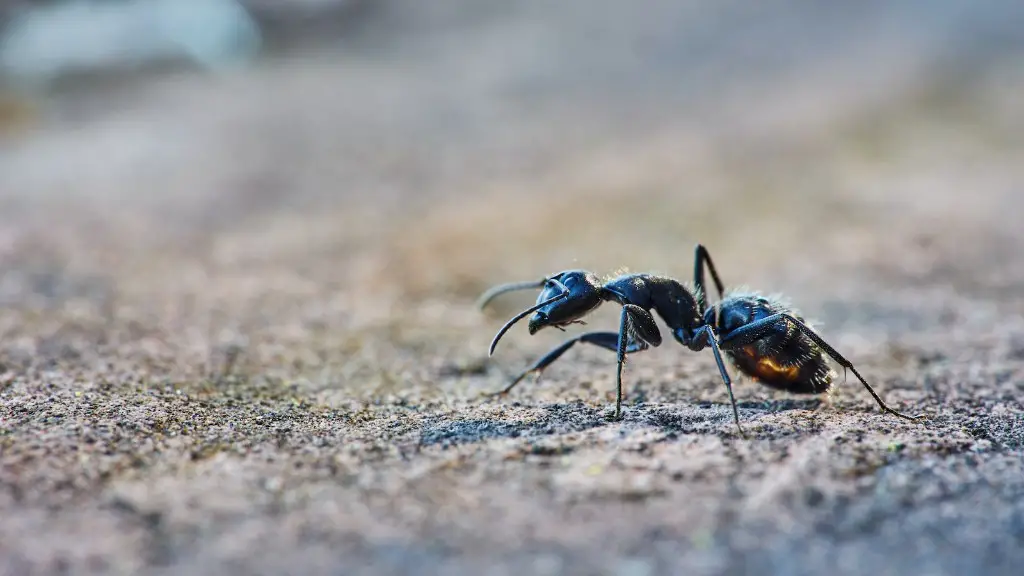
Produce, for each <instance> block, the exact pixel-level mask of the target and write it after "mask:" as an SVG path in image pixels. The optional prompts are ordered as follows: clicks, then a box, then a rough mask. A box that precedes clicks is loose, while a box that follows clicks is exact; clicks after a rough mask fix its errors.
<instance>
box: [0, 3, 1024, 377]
mask: <svg viewBox="0 0 1024 576" xmlns="http://www.w3.org/2000/svg"><path fill="white" fill-rule="evenodd" d="M0 22H2V23H3V28H2V30H3V32H2V35H0V64H2V68H0V70H2V73H3V76H2V78H3V84H2V88H0V91H2V94H3V96H2V102H3V103H2V105H0V110H2V111H0V133H2V148H0V150H2V155H0V219H2V220H0V221H2V222H3V223H4V224H3V236H4V238H5V240H4V245H5V248H4V250H3V255H2V262H3V268H4V278H5V280H4V282H3V285H2V286H0V288H2V289H0V299H3V300H4V301H5V302H7V303H9V304H10V303H17V302H20V303H21V304H25V303H26V302H28V301H30V300H31V301H36V300H38V301H43V300H45V301H46V302H48V304H45V306H50V307H51V308H53V307H60V306H64V305H65V304H67V302H65V301H66V300H68V299H72V298H74V299H77V300H78V301H79V302H78V306H79V312H80V313H81V314H84V315H89V314H94V315H96V316H97V317H98V318H106V317H107V316H108V315H109V314H120V315H124V316H125V317H126V318H132V319H134V320H135V321H137V322H138V323H139V324H138V326H146V327H147V328H149V329H152V330H157V331H159V332H160V333H161V334H163V335H164V336H166V338H167V339H169V340H170V342H173V343H174V344H173V346H174V347H176V349H178V352H179V353H184V350H186V349H191V348H194V349H195V350H200V351H202V350H208V349H209V348H210V346H211V345H213V344H214V343H212V342H211V341H209V340H210V339H211V338H213V337H212V336H210V334H213V333H220V332H224V331H227V332H232V331H236V332H244V333H245V334H246V335H247V336H246V337H247V338H250V337H256V338H259V337H261V336H260V335H261V334H262V336H265V337H267V338H273V339H278V338H280V334H281V333H282V330H281V327H282V325H283V324H288V323H290V322H293V320H291V318H294V317H295V316H296V312H295V311H296V308H297V307H298V308H301V307H302V306H307V307H313V308H316V306H320V308H316V311H315V312H308V314H310V315H314V316H318V317H319V318H320V320H318V321H319V322H324V323H327V325H328V326H330V327H331V328H337V329H340V330H343V331H353V330H357V329H358V328H359V327H360V326H371V325H372V326H380V325H381V324H388V325H390V324H392V323H400V324H401V323H404V324H405V325H412V324H413V323H415V318H417V317H421V316H422V318H421V320H422V322H423V323H424V325H434V324H439V326H438V328H437V329H438V330H444V329H446V328H444V326H448V327H453V328H454V329H455V330H456V331H459V330H464V329H465V325H466V324H469V325H474V326H475V325H476V323H478V320H476V316H472V315H470V316H467V317H466V318H465V320H464V321H462V320H457V319H456V318H457V313H456V312H455V311H453V310H449V311H448V312H444V311H440V310H438V309H437V307H438V306H440V307H441V308H444V307H445V306H456V307H457V309H458V310H462V309H463V308H461V307H465V306H468V305H469V304H470V303H471V301H472V299H473V298H474V297H475V296H476V294H477V293H479V291H480V290H482V289H484V288H485V287H486V286H488V285H489V284H491V283H495V282H499V281H505V280H510V279H519V278H523V277H527V278H533V277H536V276H537V275H538V274H544V273H549V272H552V271H554V270H558V269H562V268H566V267H578V266H582V267H590V268H592V269H594V270H595V271H597V272H599V273H608V272H612V271H615V270H617V269H620V268H623V267H628V268H629V269H631V270H641V269H646V270H652V271H658V272H664V273H668V274H672V275H676V276H678V277H682V278H687V276H688V274H689V273H690V272H689V271H690V270H691V258H692V247H693V245H694V244H695V243H696V242H703V243H705V244H706V245H708V246H709V248H710V249H711V251H712V254H713V255H715V256H716V257H717V259H718V260H719V261H720V263H719V267H720V270H721V271H722V274H723V275H724V276H725V279H726V282H727V283H729V284H734V285H738V284H752V285H755V286H759V287H763V289H765V290H768V291H774V290H782V291H786V292H790V293H793V292H794V291H795V292H796V293H795V294H793V297H794V298H797V299H798V301H805V302H807V304H805V305H806V306H815V307H818V308H820V307H821V305H822V302H821V301H820V299H825V298H828V297H829V295H830V294H831V295H834V298H835V299H838V300H841V301H842V300H844V299H845V300H847V301H848V299H849V298H851V297H852V298H854V299H857V300H861V301H873V300H875V299H876V298H877V297H878V294H877V293H876V291H877V290H887V291H888V297H890V298H891V297H895V296H896V292H897V291H898V290H899V289H901V288H905V287H907V286H908V284H907V283H908V281H910V280H912V279H915V278H916V279H918V280H923V281H928V282H930V283H931V284H932V285H933V286H934V284H935V281H936V278H935V277H934V275H935V274H939V273H942V274H945V276H943V277H942V278H941V281H942V286H945V287H947V288H949V289H956V290H961V291H962V290H967V289H975V288H978V286H977V284H978V282H979V281H980V279H979V275H980V276H982V277H983V278H984V281H985V282H986V286H988V287H989V288H990V289H997V288H999V287H1002V288H1003V289H1004V290H1006V289H1009V288H1010V287H1012V286H1014V282H1016V281H1019V280H1020V279H1021V278H1022V276H1021V275H1022V274H1024V272H1022V271H1021V267H1020V266H1018V265H1016V264H1014V265H1013V266H1007V265H1003V260H1005V259H1006V258H1009V257H1010V256H1011V255H1013V254H1014V253H1015V252H1014V251H1015V249H1016V247H1017V246H1019V243H1020V234H1019V233H1018V232H1017V230H1016V227H1017V220H1018V218H1019V215H1020V206H1021V201H1020V200H1019V198H1020V190H1019V188H1020V182H1021V179H1020V176H1021V174H1020V171H1021V167H1020V164H1021V162H1020V159H1021V151H1022V144H1024V137H1022V134H1024V131H1022V126H1024V125H1022V122H1024V106H1022V105H1021V104H1020V98H1019V95H1020V93H1021V92H1020V91H1021V88H1022V86H1024V84H1022V83H1024V67H1022V66H1021V64H1020V62H1021V60H1020V58H1021V54H1022V52H1021V51H1022V50H1024V26H1022V24H1024V6H1021V4H1020V3H1019V2H1012V1H1007V2H990V3H986V4H985V5H984V6H982V7H979V6H972V5H968V4H967V3H963V2H952V1H934V0H929V1H924V0H921V1H909V2H900V3H896V4H893V3H891V2H861V3H857V4H856V5H852V4H851V5H821V4H820V3H813V2H802V1H797V0H773V1H771V2H761V3H758V5H757V6H750V5H749V3H746V2H731V1H726V2H700V1H673V2H645V3H642V4H640V5H636V4H632V3H630V4H628V5H627V4H626V3H621V2H605V1H599V2H594V1H592V0H588V1H586V2H583V1H579V2H577V1H568V2H559V3H557V4H552V3H549V2H532V1H525V0H524V1H520V2H514V3H510V2H503V1H498V0H495V1H490V0H484V1H481V0H473V1H469V0H465V1H463V0H433V1H430V2H421V1H412V0H408V1H406V0H318V1H317V0H309V1H304V2H288V3H278V2H262V1H258V0H247V1H244V2H237V1H232V0H189V1H184V0H136V1H131V2H127V1H115V0H109V1H104V2H96V1H85V0H82V1H74V2H58V1H49V2H42V1H40V2H29V1H12V0H5V1H4V2H3V3H2V11H0ZM979 266H984V272H979V271H978V270H979V268H978V267H979ZM851 267H853V268H851ZM873 275H875V276H878V278H875V276H873ZM929 275H931V276H929ZM33 278H35V279H34V280H33ZM40 278H42V279H40ZM879 278H880V279H879ZM875 280H878V281H879V282H882V284H878V285H872V284H871V283H872V282H873V281H875ZM808 282H814V283H816V286H814V287H811V286H809V285H808V284H807V283H808ZM86 286H88V288H86ZM990 291H991V290H990ZM115 294H116V296H115ZM918 296H919V294H914V295H912V296H911V297H910V299H911V300H913V301H916V300H918V299H919V298H918ZM115 299H116V301H117V305H114V304H112V302H113V301H114V300H115ZM807 299H810V300H807ZM815 299H818V300H815ZM303 302H305V304H303ZM312 302H316V303H317V304H315V305H314V304H311V303H312ZM430 302H433V303H434V304H433V305H434V307H433V308H431V305H429V303H430ZM513 302H514V303H515V304H510V305H509V306H510V308H509V310H511V307H514V306H515V305H518V303H520V301H518V300H513ZM835 312H836V313H837V314H840V315H842V314H841V313H840V312H839V311H838V310H836V311H835ZM467 314H470V313H469V312H467ZM424 315H425V316H424ZM446 315H447V316H446ZM142 316H145V317H146V318H145V319H143V318H142ZM609 318H611V316H609ZM400 319H401V322H399V320H400ZM825 320H831V318H825ZM460 322H462V323H463V326H462V327H458V325H459V323H460ZM282 323H283V324H282ZM198 324H203V325H206V326H207V328H206V329H205V330H206V331H205V332H204V333H202V334H200V332H201V331H199V330H196V329H193V328H187V327H194V326H196V325H198ZM10 329H11V330H14V331H17V330H18V328H16V327H14V326H13V325H12V327H11V328H10ZM295 330H296V332H297V333H298V332H301V331H302V328H301V327H296V328H295ZM285 332H286V331H285ZM458 334H459V335H458V336H456V338H458V339H460V340H464V339H465V338H466V335H465V333H464V332H458ZM542 341H543V342H547V340H543V338H542ZM552 341H553V340H552ZM164 345H170V344H168V343H167V341H164ZM474 352H479V350H475V351H474ZM202 353H205V352H202ZM185 363H186V364H188V362H187V361H186V362H185Z"/></svg>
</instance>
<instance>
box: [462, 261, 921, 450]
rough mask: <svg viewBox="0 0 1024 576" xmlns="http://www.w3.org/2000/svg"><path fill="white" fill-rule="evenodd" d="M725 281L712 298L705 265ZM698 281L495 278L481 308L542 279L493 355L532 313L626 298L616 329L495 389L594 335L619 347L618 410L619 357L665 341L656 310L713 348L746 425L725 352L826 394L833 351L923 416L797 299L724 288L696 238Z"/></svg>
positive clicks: (680, 331)
mask: <svg viewBox="0 0 1024 576" xmlns="http://www.w3.org/2000/svg"><path fill="white" fill-rule="evenodd" d="M705 264H706V265H707V268H708V271H709V272H710V273H711V278H712V279H713V280H714V282H715V288H717V290H718V296H719V302H718V303H717V304H715V305H713V306H710V307H709V306H707V303H706V301H705V294H706V293H707V291H706V290H705V288H704V266H705ZM693 283H694V287H693V290H692V291H691V290H690V289H688V288H687V287H685V286H683V285H682V284H681V283H680V282H679V281H677V280H675V279H673V278H668V277H666V276H659V275H654V274H624V275H621V276H618V277H616V278H613V279H611V280H609V281H607V282H602V281H601V279H599V278H598V277H597V276H596V275H595V274H593V273H591V272H588V271H586V270H566V271H563V272H559V273H558V274H555V275H553V276H548V277H545V278H542V279H540V280H537V281H532V282H515V283H510V284H501V285H499V286H495V287H493V288H491V289H490V290H487V291H486V292H484V294H483V295H481V297H480V300H479V302H478V306H479V307H480V308H481V309H483V308H484V307H486V306H487V304H488V303H489V302H490V301H491V300H493V299H494V298H495V297H497V296H499V295H501V294H505V293H507V292H512V291H515V290H527V289H537V288H540V289H542V290H541V293H540V294H539V295H538V296H537V303H536V305H534V306H531V307H530V308H528V309H526V310H524V311H523V312H521V313H519V314H517V315H516V316H515V317H513V318H512V319H511V320H509V321H508V322H506V323H505V325H504V326H502V327H501V329H500V330H499V331H498V333H497V334H496V335H495V336H494V340H493V341H491V346H490V349H489V350H488V355H489V356H492V355H493V354H494V348H495V347H496V346H497V345H498V340H500V339H501V337H502V336H503V335H504V334H505V332H507V331H508V330H509V328H511V327H512V325H513V324H515V323H516V322H518V321H519V320H522V319H523V318H525V317H526V316H528V315H530V314H531V313H532V314H533V316H532V317H531V318H530V320H529V323H528V329H529V332H530V334H531V335H533V334H536V333H537V331H539V330H541V329H543V328H546V327H553V328H557V329H559V330H562V331H565V327H566V326H569V325H571V324H585V322H584V321H583V320H582V318H583V317H584V316H586V315H588V314H590V313H591V312H593V311H594V310H596V309H597V308H598V307H599V306H600V305H601V304H603V303H604V302H615V303H616V304H619V305H620V306H622V314H621V316H620V319H619V330H618V332H585V333H583V334H580V335H579V336H576V337H574V338H571V339H569V340H567V341H566V342H564V343H562V344H561V345H559V346H558V347H557V348H555V349H554V350H551V351H550V352H548V353H547V354H546V355H544V356H543V357H542V358H540V359H539V360H537V362H535V363H534V364H533V366H531V367H530V368H527V369H526V370H525V371H523V372H522V373H521V374H520V375H519V376H517V377H516V378H515V379H514V380H512V382H511V383H510V384H509V385H508V386H507V387H505V388H504V389H503V390H500V391H498V392H495V393H493V394H492V395H494V396H497V395H504V394H507V393H508V392H509V391H510V390H512V388H513V387H514V386H515V385H516V384H518V383H519V382H520V381H521V380H522V379H523V378H524V377H526V376H527V375H528V374H530V373H532V372H536V373H537V374H538V376H539V375H540V373H541V372H543V371H544V369H545V368H547V367H548V366H550V365H551V364H552V363H553V362H554V361H555V360H557V359H558V358H559V357H560V356H562V354H564V353H565V352H566V351H567V350H569V349H570V348H572V347H573V345H575V344H576V343H577V342H583V343H586V344H593V345H596V346H599V347H601V348H605V349H607V350H611V351H612V352H616V353H617V354H618V366H617V371H616V373H615V385H616V388H617V394H618V395H617V397H616V400H615V416H614V418H615V419H616V420H617V419H619V418H620V417H621V413H622V365H623V363H624V362H625V359H626V355H627V354H634V353H636V352H641V351H643V350H646V349H648V348H649V347H652V346H655V347H656V346H660V345H661V342H662V337H661V331H660V330H659V329H658V325H657V324H656V323H655V320H654V316H653V315H652V314H651V310H654V311H655V312H657V314H658V315H659V316H660V317H661V319H662V320H663V321H664V322H665V324H667V325H668V327H669V328H670V329H671V330H672V336H673V337H674V338H675V339H676V341H677V342H679V343H680V344H682V345H683V346H686V347H687V348H689V349H690V350H692V351H694V352H700V351H702V350H704V349H705V348H711V351H712V353H714V356H715V362H716V363H717V364H718V371H719V372H720V373H721V375H722V380H724V381H725V386H726V389H728V391H729V401H730V402H731V404H732V413H733V419H734V420H735V421H736V427H737V429H738V430H739V432H740V434H741V435H743V436H746V434H745V433H744V431H743V428H742V427H741V426H740V417H739V411H738V410H737V408H736V399H735V398H734V397H733V392H732V380H731V379H730V377H729V372H728V370H726V367H725V363H724V362H723V361H722V352H725V354H726V356H728V358H729V360H730V361H731V363H732V364H733V365H734V366H735V367H736V368H737V369H739V370H740V372H742V373H744V374H746V375H747V376H749V377H751V378H752V379H753V380H754V381H757V382H760V383H761V384H764V385H766V386H769V387H771V388H775V389H778V390H784V391H787V392H792V393H796V394H820V393H823V392H826V391H828V389H829V388H830V386H831V385H832V383H833V381H834V379H835V377H836V373H835V371H833V370H832V369H831V367H830V366H829V363H828V360H827V359H826V358H825V355H826V354H827V355H828V356H830V357H831V358H832V359H833V360H835V361H836V362H838V363H839V364H840V365H841V366H842V367H843V369H844V374H845V373H846V370H849V371H851V372H853V374H854V375H855V376H856V377H857V379H858V380H860V382H861V384H863V385H864V387H865V388H867V390H868V392H869V393H870V394H871V396H872V397H873V398H874V399H875V402H877V403H878V406H879V407H880V408H881V409H882V410H883V411H885V412H888V413H890V414H893V415H895V416H898V417H900V418H905V419H907V420H914V421H916V420H919V419H921V418H924V416H923V415H919V416H908V415H906V414H902V413H900V412H898V411H896V410H894V409H892V408H890V407H889V406H887V405H886V404H885V402H883V401H882V399H881V398H879V397H878V394H876V393H875V391H874V390H873V389H872V388H871V386H870V385H869V384H868V383H867V381H865V380H864V377H863V376H861V375H860V373H859V372H857V369H856V368H854V367H853V364H852V363H850V361H849V360H847V359H846V358H844V357H843V356H842V355H841V354H839V352H837V351H836V350H835V349H834V348H833V347H832V346H830V345H829V344H828V343H826V342H825V341H824V340H823V339H822V338H821V337H820V336H819V335H818V334H817V333H816V332H815V331H814V330H813V329H812V328H811V327H810V326H808V325H807V323H806V322H805V321H804V319H803V318H802V317H801V316H800V315H799V314H798V313H797V312H796V311H795V310H793V309H792V308H790V307H789V306H787V305H786V304H784V303H782V302H781V301H779V300H776V299H770V298H767V297H765V296H761V295H758V294H753V293H730V294H729V296H725V290H724V288H723V286H722V281H721V280H720V279H719V277H718V272H717V271H716V270H715V265H714V263H712V261H711V256H710V255H709V254H708V251H707V249H705V248H704V246H703V245H701V244H698V245H697V247H696V254H695V261H694V275H693Z"/></svg>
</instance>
